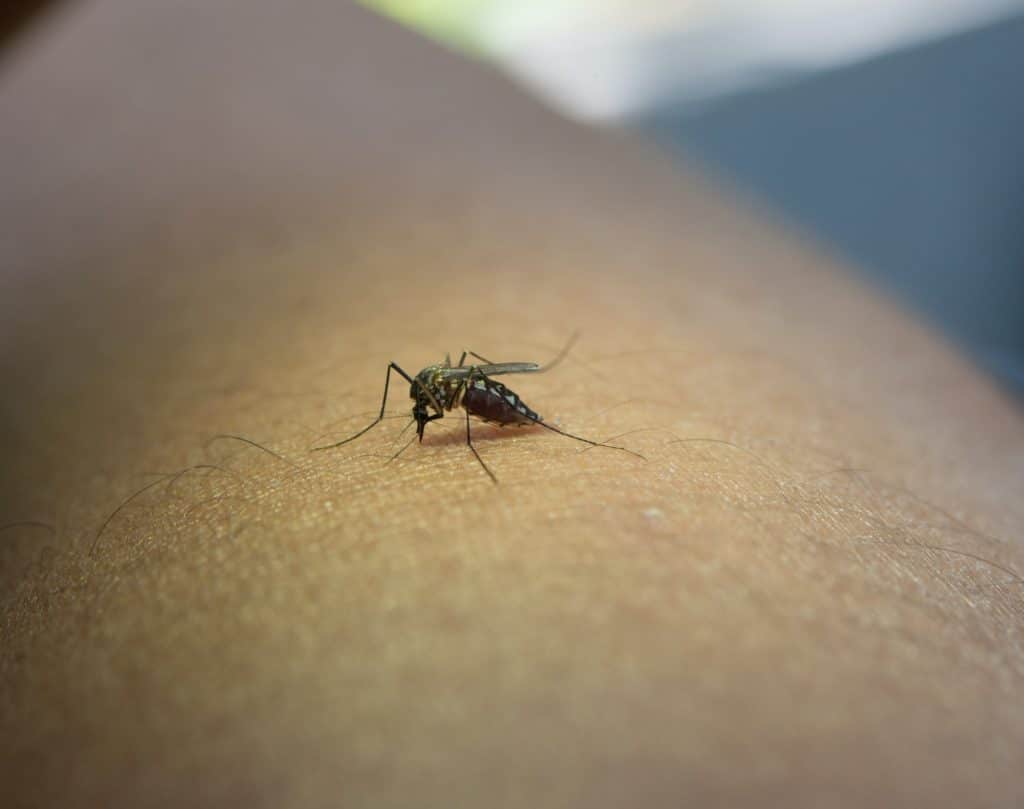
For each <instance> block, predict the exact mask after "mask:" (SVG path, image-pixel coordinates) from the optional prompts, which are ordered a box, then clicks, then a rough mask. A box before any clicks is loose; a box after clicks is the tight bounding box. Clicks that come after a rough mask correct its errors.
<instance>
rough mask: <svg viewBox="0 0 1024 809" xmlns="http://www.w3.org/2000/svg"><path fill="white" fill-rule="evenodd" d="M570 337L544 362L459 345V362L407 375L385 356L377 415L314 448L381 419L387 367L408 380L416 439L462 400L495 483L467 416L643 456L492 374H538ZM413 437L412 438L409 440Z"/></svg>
mask: <svg viewBox="0 0 1024 809" xmlns="http://www.w3.org/2000/svg"><path fill="white" fill-rule="evenodd" d="M575 341H576V337H575V336H574V337H573V338H572V339H571V340H569V343H568V345H566V347H565V348H564V349H562V351H561V353H560V354H559V355H558V356H557V357H555V359H553V360H552V361H551V362H549V363H548V364H547V365H545V366H543V367H541V366H540V365H538V364H537V363H535V362H491V361H490V360H488V359H485V358H484V357H481V356H480V355H479V354H477V353H475V352H473V351H463V352H462V356H461V357H460V358H459V364H458V365H452V361H451V356H450V355H448V354H446V355H445V358H444V362H442V363H438V364H437V365H428V366H427V367H426V368H424V369H423V370H422V371H420V372H419V373H418V374H416V376H415V377H411V376H409V374H407V373H406V372H405V371H404V370H403V369H402V368H401V367H399V365H398V364H397V363H395V362H390V363H388V370H387V374H386V376H385V377H384V397H383V400H382V401H381V403H380V414H379V415H378V416H377V418H375V419H374V420H373V421H372V422H370V424H368V425H366V426H365V427H364V428H363V429H361V430H360V431H359V432H358V433H356V434H355V435H351V436H349V437H348V438H346V439H345V440H344V441H339V442H338V443H336V444H329V445H328V446H325V447H316V448H315V450H325V449H334V448H336V447H340V446H343V445H345V444H348V443H349V442H350V441H355V440H356V439H357V438H359V437H360V436H361V435H364V434H365V433H367V432H369V431H370V430H372V429H373V428H374V427H376V426H377V425H378V424H380V423H381V421H383V419H384V409H385V407H386V405H387V401H388V386H389V385H390V383H391V372H392V371H394V372H395V373H396V374H399V375H401V376H402V377H404V378H405V380H406V381H407V382H408V383H409V385H410V387H409V398H410V399H412V400H413V402H414V404H413V406H412V421H410V422H409V426H411V425H412V424H413V422H415V424H416V435H417V436H418V437H419V440H420V441H421V442H422V441H423V430H424V428H425V427H426V426H427V424H429V423H430V422H432V421H436V420H437V419H442V418H444V414H445V413H446V412H451V411H452V410H454V409H455V408H456V407H460V406H461V407H462V409H463V410H465V411H466V444H467V446H469V448H470V450H472V452H473V455H474V456H476V459H477V460H478V461H479V462H480V465H481V466H482V467H483V468H484V471H485V472H486V473H487V474H488V475H489V476H490V478H491V480H492V481H493V482H494V483H497V482H498V479H497V478H496V477H495V476H494V473H493V472H492V471H491V470H490V469H489V468H488V466H487V464H485V463H484V461H483V458H481V457H480V453H478V452H477V451H476V447H474V446H473V439H472V437H471V435H470V426H469V425H470V416H473V417H475V418H478V419H480V420H482V421H486V422H491V423H493V424H498V425H500V426H502V427H505V426H508V425H511V424H514V425H516V426H518V427H525V426H529V425H532V424H537V425H540V426H541V427H544V428H545V429H548V430H551V431H552V432H555V433H558V434H559V435H564V436H565V437H566V438H572V439H574V440H576V441H581V442H583V443H584V444H590V445H591V446H594V447H607V448H609V449H617V450H620V451H622V452H628V453H629V454H630V455H636V456H637V457H638V458H643V456H642V455H640V454H639V453H636V452H633V451H632V450H629V449H626V448H625V447H616V446H613V445H611V444H602V443H601V442H599V441H591V440H590V439H589V438H582V437H581V436H578V435H573V434H572V433H567V432H566V431H565V430H560V429H558V428H557V427H552V426H551V425H550V424H548V423H547V422H545V421H544V419H543V418H542V417H541V416H539V415H538V414H537V413H536V412H534V411H533V410H531V409H530V408H529V407H527V405H526V404H525V403H524V402H523V401H522V399H520V398H519V396H518V395H516V393H514V392H513V391H511V390H510V389H509V388H508V387H506V386H505V385H503V384H502V383H501V382H498V381H497V380H496V379H494V377H496V376H502V375H504V374H539V373H541V372H543V371H547V370H550V369H551V368H553V367H554V366H555V365H557V364H558V363H559V362H561V360H562V359H563V358H564V357H565V355H566V354H568V353H569V349H570V348H572V345H573V343H574V342H575ZM467 357H472V358H473V359H474V360H478V361H479V363H478V364H474V365H466V358H467ZM406 429H408V427H407V428H406ZM415 440H416V439H415V438H414V439H413V441H415ZM410 444H412V441H410V442H409V444H406V445H405V446H404V447H402V449H401V450H399V451H398V452H397V453H396V454H395V455H394V456H393V458H392V460H394V458H397V457H398V456H399V455H401V454H402V453H403V452H405V450H406V449H407V448H408V447H409V445H410Z"/></svg>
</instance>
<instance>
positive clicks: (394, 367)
mask: <svg viewBox="0 0 1024 809" xmlns="http://www.w3.org/2000/svg"><path fill="white" fill-rule="evenodd" d="M392 371H395V373H398V374H401V375H402V376H403V377H405V379H407V380H408V382H409V384H410V385H411V384H413V379H412V377H411V376H409V375H408V374H407V373H406V372H405V371H403V370H402V369H401V368H399V367H398V365H396V364H395V363H394V362H389V363H388V372H387V374H386V375H385V377H384V397H383V398H382V399H381V402H380V415H378V416H377V418H375V419H374V420H373V421H371V422H370V423H369V424H367V425H366V426H365V427H363V429H361V430H360V431H359V432H358V433H356V434H355V435H350V436H349V437H348V438H346V439H345V440H344V441H339V442H338V443H337V444H328V445H327V446H324V447H313V449H312V451H313V452H317V451H319V450H322V449H334V448H335V447H340V446H342V445H343V444H347V443H348V442H349V441H355V440H356V439H357V438H359V436H361V435H363V434H364V433H368V432H369V431H370V430H372V429H373V428H374V427H376V426H377V425H378V424H380V423H381V421H383V420H384V408H385V407H387V404H388V386H389V385H390V384H391V372H392Z"/></svg>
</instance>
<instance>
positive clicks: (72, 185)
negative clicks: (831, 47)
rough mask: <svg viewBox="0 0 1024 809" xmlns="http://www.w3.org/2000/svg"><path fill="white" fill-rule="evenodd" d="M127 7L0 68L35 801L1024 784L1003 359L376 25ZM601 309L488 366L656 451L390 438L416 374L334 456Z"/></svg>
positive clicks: (874, 796)
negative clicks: (467, 370)
mask: <svg viewBox="0 0 1024 809" xmlns="http://www.w3.org/2000/svg"><path fill="white" fill-rule="evenodd" d="M125 5H126V4H125V3H122V2H120V0H108V2H100V3H96V4H92V5H89V4H86V6H84V7H82V8H77V9H73V10H72V11H70V12H69V13H68V14H66V15H64V16H62V17H59V18H57V19H56V20H54V21H53V22H51V23H50V24H49V26H48V27H45V28H43V29H40V30H39V31H37V32H36V33H35V35H34V36H33V37H32V38H30V39H29V40H28V41H26V42H25V43H23V44H22V47H21V48H20V49H19V50H18V51H17V52H15V53H14V54H12V55H11V57H10V58H9V60H8V64H7V66H6V72H5V74H4V76H3V78H4V82H3V84H2V86H0V121H2V122H3V123H2V125H0V132H2V133H3V142H4V144H5V150H6V152H5V159H6V161H7V165H8V167H9V169H8V170H7V174H8V177H7V179H6V180H5V190H4V192H3V206H4V210H3V214H4V221H5V222H7V224H8V226H9V227H12V228H14V230H12V232H13V233H16V234H17V239H15V240H7V239H5V240H4V243H3V246H2V247H0V249H2V250H3V251H4V253H3V266H4V267H5V268H6V269H5V271H4V274H3V275H2V283H3V284H4V291H3V294H2V295H0V324H2V325H0V329H2V340H0V345H2V346H3V353H2V355H0V356H2V363H3V365H2V370H3V372H4V378H5V381H6V385H5V387H6V393H7V395H6V396H4V397H3V398H2V400H0V404H2V410H0V430H2V431H3V432H2V434H0V441H2V444H3V446H5V447H6V449H5V463H4V465H3V467H2V471H0V505H2V506H3V511H2V512H0V514H2V517H3V519H6V520H9V521H39V522H40V523H44V524H45V525H46V526H50V528H47V527H44V526H40V525H25V524H23V525H18V526H14V527H11V528H8V529H7V530H5V531H4V532H3V533H2V534H0V539H2V542H3V545H2V551H3V557H2V558H3V575H4V583H5V585H6V587H5V593H6V596H5V600H4V613H3V624H2V631H3V643H2V648H0V667H2V668H0V670H2V672H3V678H4V679H3V697H4V698H3V700H2V702H0V705H2V712H3V713H2V718H3V729H4V732H3V739H4V742H3V748H4V751H3V755H2V756H0V762H2V764H0V768H2V769H3V779H4V783H5V785H7V786H6V788H7V792H8V794H9V795H13V797H14V799H15V804H14V805H53V806H58V805H59V806H73V805H81V806H87V805H104V806H140V805H149V806H179V805H186V804H187V805H193V806H195V805H203V806H214V805H217V806H224V805H246V806H254V805H255V806H284V805H288V806H342V805H344V806H363V805H374V806H378V805H415V806H432V805H437V806H580V807H601V806H608V807H615V806H625V805H643V806H666V807H677V806H681V805H695V806H700V805H736V804H737V803H744V802H747V803H750V804H756V805H763V804H778V805H784V806H811V805H816V806H817V805H830V806H860V805H870V804H873V803H884V804H886V805H919V806H920V805H929V806H957V807H962V806H982V805H986V806H991V805H1013V804H1014V803H1017V802H1019V801H1020V800H1021V799H1022V798H1024V787H1022V781H1021V779H1020V773H1019V763H1020V759H1019V753H1020V750H1022V749H1024V707H1022V706H1024V700H1022V699H1021V696H1022V685H1024V655H1022V653H1021V648H1022V647H1021V641H1022V629H1024V610H1022V607H1021V604H1022V601H1021V599H1022V596H1024V585H1022V584H1021V582H1020V580H1019V579H1018V578H1016V576H1015V574H1013V573H1012V571H1013V570H1017V571H1021V570H1024V552H1022V549H1021V547H1020V536H1021V528H1022V526H1024V498H1021V497H1020V494H1021V481H1022V480H1024V462H1022V460H1021V459H1022V458H1024V425H1022V419H1021V416H1020V413H1019V412H1018V411H1017V410H1016V409H1015V408H1014V406H1013V405H1011V404H1010V403H1009V402H1008V401H1007V400H1006V399H1005V398H1004V397H1003V396H1001V395H1000V394H999V393H997V392H996V391H994V390H993V389H992V387H991V386H990V384H989V383H988V382H987V381H985V380H984V379H982V378H981V377H980V376H979V375H978V374H977V373H976V372H974V371H973V370H971V369H969V368H968V367H967V365H966V364H965V362H964V361H963V360H961V359H960V358H958V357H957V356H955V355H954V354H953V352H952V351H951V350H950V349H949V348H948V347H946V346H944V345H942V344H941V343H940V342H939V341H938V340H937V339H936V338H935V337H934V336H932V335H930V334H928V333H926V332H925V331H924V330H923V329H922V328H920V327H919V326H917V325H915V324H913V323H912V322H910V321H909V319H908V318H907V317H906V316H905V315H903V314H902V313H900V312H899V311H896V310H895V309H894V308H893V307H892V306H890V305H888V304H885V303H884V302H881V301H880V300H879V299H877V298H876V297H875V296H873V295H871V294H869V293H867V292H865V291H864V290H863V289H861V288H859V287H857V286H856V285H855V284H854V283H853V282H851V281H850V280H848V279H847V278H846V277H845V276H844V275H843V273H842V272H841V271H840V270H838V269H835V268H834V267H833V266H832V265H831V264H830V262H829V260H828V259H826V258H824V257H823V256H822V255H821V254H819V253H816V252H813V251H811V250H810V249H808V248H806V247H803V246H798V245H797V244H796V243H795V241H794V240H793V239H792V238H791V237H790V236H787V235H784V234H781V233H780V232H779V230H778V229H776V228H774V227H770V226H766V225H765V224H763V223H761V222H759V221H758V220H757V219H756V217H754V216H752V215H751V214H749V213H746V212H742V211H740V210H738V209H737V207H736V206H735V205H734V204H732V203H729V202H724V201H722V199H721V198H720V197H719V195H718V193H717V192H715V191H713V190H712V189H710V188H709V187H708V186H707V185H706V184H705V183H704V182H702V181H701V180H699V179H696V178H695V177H694V176H693V175H692V174H690V173H684V172H682V171H681V170H680V169H679V168H678V167H675V166H672V165H670V164H669V163H668V162H667V161H666V160H665V159H664V158H661V157H660V156H658V155H657V154H654V153H652V152H650V151H649V150H648V149H646V148H645V147H643V146H640V145H638V144H636V143H633V142H629V141H627V140H625V139H622V138H619V137H617V136H609V135H607V134H599V133H595V132H593V131H588V130H586V129H583V128H580V127H577V126H575V125H570V124H567V123H565V122H562V121H560V120H558V119H556V118H555V117H554V116H553V115H552V114H551V113H549V112H547V111H545V110H542V109H540V108H539V107H538V106H537V105H536V104H535V103H534V102H532V101H530V100H528V99H526V98H524V97H523V96H522V95H521V94H520V93H518V92H517V91H515V90H514V89H512V88H511V87H509V86H508V85H507V84H506V83H505V82H504V81H503V80H501V79H499V78H497V77H495V76H494V75H491V74H490V73H489V72H488V71H486V70H485V69H484V68H482V67H480V66H479V65H473V64H470V63H467V62H464V61H462V60H460V59H458V58H456V57H454V56H451V55H449V54H446V53H444V52H442V51H440V50H439V49H437V48H435V47H433V46H431V45H429V44H427V43H425V42H422V41H419V40H417V39H416V38H414V37H412V36H410V35H408V34H406V33H404V32H402V31H399V30H398V29H397V28H395V27H394V26H392V25H391V24H389V23H386V22H384V21H380V20H377V19H375V18H373V17H371V16H369V15H368V14H367V13H365V12H363V11H360V10H356V9H349V8H335V7H334V6H333V5H331V4H325V5H324V6H323V7H322V8H318V9H313V8H310V9H304V10H303V11H302V13H296V14H295V15H294V17H292V18H289V17H287V16H281V17H280V18H275V17H274V16H273V13H271V12H269V11H268V12H267V13H266V14H263V13H260V14H256V13H252V14H242V13H240V12H239V10H238V9H232V8H231V7H230V4H226V5H225V6H223V7H222V6H217V10H214V11H209V10H208V11H205V12H204V15H203V16H202V20H201V22H200V21H199V17H198V12H197V11H195V10H194V9H192V10H189V9H187V8H183V7H181V6H180V5H177V6H175V8H173V9H166V10H154V9H145V10H143V11H139V12H138V13H134V14H127V13H124V8H123V6H125ZM267 5H268V6H270V5H272V4H267ZM252 7H253V4H251V3H250V4H247V9H251V8H252ZM281 13H282V14H283V12H281ZM229 33H230V36H228V34H229ZM271 44H274V45H275V46H274V47H271V46H270V45H271ZM186 52H187V53H186ZM575 330H579V331H580V332H581V333H582V338H581V340H580V341H579V343H578V344H577V345H576V346H575V347H574V349H573V351H572V352H571V354H570V355H569V357H568V358H567V359H566V360H565V362H564V363H563V364H562V365H560V366H559V367H558V368H557V369H555V370H553V371H552V372H551V373H550V374H547V375H540V376H521V377H506V378H503V381H505V382H506V383H507V384H509V386H510V387H511V388H512V389H513V390H515V391H517V392H518V393H519V394H520V395H521V396H522V397H523V399H524V400H525V401H526V402H527V404H529V405H530V406H531V407H532V408H534V409H535V410H537V411H538V412H540V413H541V414H542V415H543V416H544V417H545V418H546V419H548V420H549V421H551V422H552V423H554V424H557V425H559V426H561V427H563V428H565V429H568V430H572V431H574V432H577V433H579V434H581V435H584V436H587V437H589V438H594V439H597V440H604V439H608V440H610V441H612V442H613V443H619V444H621V445H622V446H624V447H628V448H630V449H632V450H634V451H636V452H639V453H641V454H642V455H644V457H645V459H646V460H640V459H638V458H636V457H633V456H630V455H627V454H625V453H621V452H617V451H615V450H611V449H602V448H596V449H589V448H588V447H586V446H585V445H581V444H578V443H576V442H573V441H571V440H569V439H566V438H563V437H560V436H557V435H554V434H552V433H550V432H546V431H544V430H541V429H522V430H519V429H517V428H510V429H508V430H505V431H502V430H501V429H498V428H495V427H491V426H483V425H474V428H473V430H474V432H473V435H474V441H475V444H476V447H477V449H478V450H479V452H480V455H481V457H482V458H483V459H484V460H485V462H486V463H487V464H488V466H489V467H490V468H491V469H492V470H493V471H494V473H495V475H496V476H497V478H498V480H499V483H498V485H494V484H493V483H492V482H491V481H490V480H489V479H488V477H487V475H486V474H484V472H483V471H482V469H481V467H480V465H479V464H478V463H477V462H476V460H475V459H474V458H473V456H472V454H471V453H470V452H469V450H468V449H467V447H466V446H465V423H464V421H463V419H462V413H461V411H457V412H455V413H452V414H448V415H447V416H446V417H445V419H443V420H441V421H439V422H435V423H432V424H430V425H428V426H427V430H426V436H425V439H424V441H423V443H422V445H419V446H412V447H410V448H409V449H408V450H407V451H406V452H405V453H404V454H403V455H402V456H401V457H400V458H399V459H398V460H395V461H393V462H389V461H388V458H389V457H390V456H391V455H393V454H394V452H395V451H396V450H397V449H398V448H400V447H401V446H402V444H401V443H397V442H396V439H397V438H398V434H399V432H400V431H401V429H402V427H403V426H405V424H406V422H407V419H408V413H409V408H410V406H411V401H410V400H409V399H408V398H407V396H408V386H407V385H406V384H398V385H394V387H393V397H392V399H391V401H390V404H389V412H392V413H398V414H401V416H402V417H401V418H395V419H388V420H385V421H384V422H383V423H382V425H380V426H379V427H377V428H375V429H374V430H371V431H370V432H368V433H367V434H366V435H365V436H363V437H362V438H360V439H359V440H358V441H357V442H353V443H352V444H349V445H346V446H344V447H341V448H338V449H337V450H333V451H328V452H321V453H311V452H310V451H309V450H310V448H311V447H314V446H317V445H319V444H323V443H330V442H331V441H337V440H340V439H341V438H343V437H345V436H346V435H349V434H351V433H353V432H355V431H356V430H357V429H359V428H361V427H363V426H365V424H367V423H369V421H370V420H371V419H372V418H373V416H374V414H375V411H376V410H377V409H378V408H379V406H380V399H379V397H380V394H381V387H382V385H383V382H384V372H385V368H386V365H387V363H388V361H389V360H392V359H393V360H395V361H397V362H398V363H399V364H400V365H401V366H402V367H403V368H405V369H406V370H407V371H409V372H410V373H415V372H416V371H418V370H419V369H420V368H422V367H424V366H426V365H428V364H431V363H434V362H438V361H440V360H441V359H442V358H443V356H444V352H445V351H450V352H452V353H453V355H455V356H458V354H459V353H460V352H461V351H462V350H463V349H464V348H468V349H471V350H474V351H477V352H479V353H481V354H483V355H484V356H486V357H488V358H490V359H494V360H497V361H544V360H546V359H548V358H550V357H551V356H553V355H555V354H556V353H557V351H558V350H559V348H560V347H561V346H562V345H563V344H564V342H565V341H566V339H567V338H568V337H569V335H570V334H571V333H572V332H573V331H575ZM221 434H231V435H233V436H238V437H239V438H243V439H247V440H250V441H253V442H258V443H259V444H260V445H261V446H263V447H265V448H266V450H264V449H260V448H257V447H254V446H252V445H250V444H248V443H245V442H244V441H242V440H239V438H217V436H218V435H221ZM411 434H412V433H411V432H407V433H406V434H405V435H406V436H409V435H411ZM402 440H403V441H404V438H403V439H402ZM267 450H270V451H269V452H268V451H267ZM272 453H273V454H272ZM178 473H180V474H178ZM160 475H163V477H161V476H160ZM145 486H149V488H148V489H146V490H145V491H143V492H142V493H141V494H139V495H138V496H137V497H135V498H134V499H132V500H131V501H130V502H129V503H127V504H126V505H124V507H123V508H121V509H120V510H119V511H117V512H116V513H115V514H114V515H113V517H112V518H110V515H111V514H112V512H114V511H115V509H116V508H117V507H118V506H119V504H121V503H122V502H124V501H125V499H126V498H128V497H129V495H132V493H133V492H137V491H139V490H140V489H142V488H143V487H145ZM108 518H110V519H109V520H108ZM51 528H52V530H51ZM101 529H102V530H101Z"/></svg>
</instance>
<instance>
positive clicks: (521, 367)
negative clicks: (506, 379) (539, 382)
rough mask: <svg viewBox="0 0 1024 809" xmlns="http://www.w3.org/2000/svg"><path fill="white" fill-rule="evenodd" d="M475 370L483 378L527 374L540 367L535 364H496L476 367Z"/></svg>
mask: <svg viewBox="0 0 1024 809" xmlns="http://www.w3.org/2000/svg"><path fill="white" fill-rule="evenodd" d="M477 368H478V369H479V371H480V373H482V374H483V375H484V376H501V375H502V374H528V373H530V372H532V371H539V370H540V366H539V365H538V364H537V363H535V362H496V363H494V364H493V365H478V366H477Z"/></svg>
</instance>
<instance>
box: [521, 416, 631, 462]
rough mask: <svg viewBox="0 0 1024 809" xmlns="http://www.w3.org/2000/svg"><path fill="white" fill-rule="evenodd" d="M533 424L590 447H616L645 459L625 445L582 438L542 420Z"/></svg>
mask: <svg viewBox="0 0 1024 809" xmlns="http://www.w3.org/2000/svg"><path fill="white" fill-rule="evenodd" d="M534 424H539V425H540V426H541V427H543V428H544V429H546V430H551V432H553V433H558V434H559V435H564V436H565V437H566V438H572V439H574V440H576V441H582V442H583V443H584V444H590V446H592V447H605V448H606V449H617V450H619V451H620V452H628V453H629V454H630V455H635V456H636V457H637V458H640V459H641V460H644V461H646V460H647V458H645V457H644V456H643V455H641V454H640V453H639V452H634V451H633V450H631V449H626V448H625V447H617V446H615V444H602V443H601V442H600V441H591V440H590V439H589V438H584V437H583V436H580V435H573V434H572V433H567V432H566V431H565V430H559V429H558V428H557V427H552V426H551V425H550V424H548V423H547V422H544V421H535V422H534Z"/></svg>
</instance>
